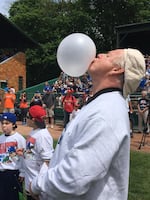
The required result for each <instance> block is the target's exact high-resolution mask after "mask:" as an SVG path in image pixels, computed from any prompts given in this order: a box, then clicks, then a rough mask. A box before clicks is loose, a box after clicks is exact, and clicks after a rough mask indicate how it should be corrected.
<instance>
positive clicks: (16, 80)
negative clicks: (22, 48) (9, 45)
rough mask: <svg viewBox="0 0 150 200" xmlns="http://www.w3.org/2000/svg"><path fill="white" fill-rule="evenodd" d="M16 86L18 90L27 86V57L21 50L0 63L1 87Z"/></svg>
mask: <svg viewBox="0 0 150 200" xmlns="http://www.w3.org/2000/svg"><path fill="white" fill-rule="evenodd" d="M6 85H8V87H12V86H13V87H14V88H15V90H16V91H18V90H22V89H25V88H26V58H25V54H24V53H22V52H19V53H17V54H15V55H14V56H12V57H10V58H8V59H6V60H4V61H3V62H1V63H0V88H5V86H6Z"/></svg>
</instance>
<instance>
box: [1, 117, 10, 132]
mask: <svg viewBox="0 0 150 200" xmlns="http://www.w3.org/2000/svg"><path fill="white" fill-rule="evenodd" d="M1 126H2V131H3V132H4V133H5V134H10V133H11V132H12V131H13V123H12V122H10V121H8V120H3V121H2V122H1Z"/></svg>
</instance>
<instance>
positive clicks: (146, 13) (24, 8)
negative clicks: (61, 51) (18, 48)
mask: <svg viewBox="0 0 150 200" xmlns="http://www.w3.org/2000/svg"><path fill="white" fill-rule="evenodd" d="M9 13H10V20H12V21H13V22H14V23H15V24H16V25H18V26H19V27H20V28H21V29H22V30H23V31H24V32H25V33H27V34H28V35H29V36H30V37H31V38H33V39H34V40H35V41H37V42H38V43H39V44H40V45H41V47H42V48H41V49H32V50H31V49H28V50H27V80H28V83H27V86H31V85H33V84H37V83H40V82H43V81H45V80H49V79H52V78H56V77H58V75H59V73H60V68H59V67H58V64H57V61H56V53H57V48H58V45H59V43H60V41H61V40H62V39H63V38H64V37H66V36H67V35H69V34H71V33H73V32H82V33H85V34H87V35H89V36H90V37H91V38H92V39H93V40H94V42H95V44H96V47H97V51H98V52H101V51H108V50H111V49H114V48H115V46H116V32H115V26H118V25H123V24H129V23H139V22H145V21H147V20H149V19H150V2H149V0H141V1H139V0H110V1H108V0H88V1H85V0H68V1H65V0H57V1H54V0H17V1H16V2H14V3H13V4H12V6H11V8H10V10H9Z"/></svg>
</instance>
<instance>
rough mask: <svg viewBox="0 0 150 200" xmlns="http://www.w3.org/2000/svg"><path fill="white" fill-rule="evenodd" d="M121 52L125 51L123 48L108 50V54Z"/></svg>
mask: <svg viewBox="0 0 150 200" xmlns="http://www.w3.org/2000/svg"><path fill="white" fill-rule="evenodd" d="M121 53H123V49H115V50H111V51H108V54H121Z"/></svg>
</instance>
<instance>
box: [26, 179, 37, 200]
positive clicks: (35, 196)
mask: <svg viewBox="0 0 150 200" xmlns="http://www.w3.org/2000/svg"><path fill="white" fill-rule="evenodd" d="M29 192H30V194H31V196H32V198H33V199H35V200H40V199H39V196H38V195H35V194H33V192H32V189H31V182H30V185H29Z"/></svg>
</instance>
